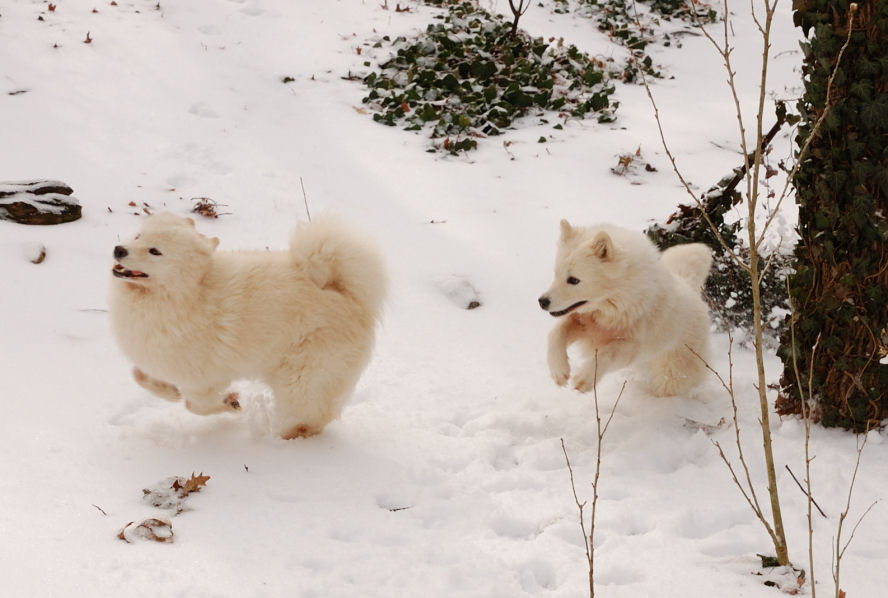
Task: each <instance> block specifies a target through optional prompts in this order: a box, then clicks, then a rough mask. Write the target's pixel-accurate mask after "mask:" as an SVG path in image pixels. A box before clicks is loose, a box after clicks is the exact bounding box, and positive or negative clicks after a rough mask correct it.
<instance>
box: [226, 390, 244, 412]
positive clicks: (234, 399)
mask: <svg viewBox="0 0 888 598" xmlns="http://www.w3.org/2000/svg"><path fill="white" fill-rule="evenodd" d="M238 398H240V395H239V394H238V393H236V392H230V393H228V394H227V395H226V396H225V400H223V401H222V402H223V403H224V404H225V405H228V407H229V409H231V410H232V411H240V410H241V405H240V401H238Z"/></svg>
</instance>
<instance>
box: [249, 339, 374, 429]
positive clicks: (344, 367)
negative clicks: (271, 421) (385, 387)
mask: <svg viewBox="0 0 888 598" xmlns="http://www.w3.org/2000/svg"><path fill="white" fill-rule="evenodd" d="M299 349H300V350H299V352H298V354H296V355H295V356H294V357H292V358H288V359H286V360H285V361H284V363H283V364H281V366H280V367H279V368H278V369H277V370H276V371H274V372H272V373H270V374H269V375H268V376H267V377H266V381H267V382H268V384H269V385H270V386H271V389H272V391H273V392H274V396H275V415H276V420H277V421H276V422H275V426H276V429H277V431H278V433H279V434H280V436H281V438H284V439H285V440H291V439H293V438H304V437H308V436H314V435H315V434H319V433H320V432H321V431H322V430H323V429H324V427H325V426H326V425H327V424H328V423H330V421H332V420H334V419H336V418H337V417H339V414H340V413H341V411H342V407H343V404H344V403H345V401H346V399H347V398H348V395H349V394H350V393H351V391H352V390H353V389H354V387H355V385H356V384H357V382H358V378H359V377H360V375H361V372H362V371H363V369H364V367H365V366H366V364H367V361H368V359H369V357H370V347H369V346H360V345H359V346H355V344H354V341H351V342H345V343H343V344H341V345H340V344H330V343H323V346H319V347H312V346H311V343H303V345H302V346H300V348H299Z"/></svg>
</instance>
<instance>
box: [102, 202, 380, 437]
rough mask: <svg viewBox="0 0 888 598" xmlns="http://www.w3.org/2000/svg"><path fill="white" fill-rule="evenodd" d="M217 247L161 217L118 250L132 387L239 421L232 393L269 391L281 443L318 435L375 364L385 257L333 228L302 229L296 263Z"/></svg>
mask: <svg viewBox="0 0 888 598" xmlns="http://www.w3.org/2000/svg"><path fill="white" fill-rule="evenodd" d="M216 245H218V239H209V238H207V237H205V236H203V235H201V234H200V233H198V232H197V231H196V230H195V228H194V222H193V221H192V220H191V219H188V218H180V217H178V216H174V215H172V214H157V215H154V216H151V217H149V218H148V219H147V220H146V221H145V222H144V225H143V226H142V228H141V230H140V232H139V234H138V235H137V236H136V237H135V238H134V239H133V240H131V241H129V242H128V243H126V244H125V245H121V246H118V247H117V248H115V253H116V255H115V257H117V258H119V259H117V265H116V266H115V270H117V272H118V274H127V273H128V274H129V275H130V276H129V277H127V278H122V277H120V278H119V277H117V276H115V278H114V279H113V280H112V284H111V289H110V298H109V300H110V301H109V302H110V308H111V309H110V313H111V324H112V329H113V331H114V334H115V336H116V338H117V341H118V343H119V344H120V347H121V348H122V349H123V351H124V353H125V354H126V355H127V356H128V357H129V358H130V359H131V360H132V361H133V363H134V365H135V368H134V372H133V373H134V377H135V379H136V381H137V382H138V383H139V384H140V385H142V386H143V387H144V388H146V389H148V390H150V391H151V392H153V393H154V394H156V395H158V396H160V397H162V398H165V399H169V400H179V399H182V398H184V399H185V405H186V407H187V408H188V409H189V410H190V411H193V412H194V413H199V414H211V413H219V412H225V411H236V410H238V409H240V405H239V403H238V401H237V395H236V394H234V393H229V394H227V395H226V393H225V391H226V388H227V387H228V385H229V384H230V383H231V382H232V381H233V380H236V379H242V378H253V379H261V380H263V381H265V382H266V383H268V384H269V385H270V386H271V388H272V390H273V391H274V395H275V410H276V413H275V416H276V420H275V424H276V426H277V429H278V432H279V433H280V434H281V436H283V437H284V438H293V437H296V436H309V435H312V434H316V433H318V432H320V431H321V430H322V429H323V428H324V426H325V425H326V424H327V423H329V422H330V421H331V420H332V419H334V418H336V417H338V416H339V414H340V412H341V410H342V407H343V404H344V402H345V400H346V398H347V397H348V395H349V394H350V393H351V391H352V390H353V388H354V386H355V384H356V383H357V380H358V378H359V376H360V374H361V372H362V371H363V369H364V368H365V366H366V365H367V362H368V361H369V359H370V354H371V350H372V347H373V343H374V337H375V328H376V324H377V320H378V318H379V315H380V310H381V305H382V301H383V298H384V295H385V290H386V286H387V285H386V276H385V271H384V266H383V263H382V259H381V257H380V255H379V253H378V252H377V250H376V249H375V248H374V247H373V246H372V244H370V243H369V242H368V241H366V240H365V239H364V238H363V237H362V236H361V235H360V234H359V233H356V232H355V231H352V230H350V229H348V228H346V227H345V226H344V225H343V224H341V223H339V222H337V221H334V220H319V221H316V222H314V223H308V224H304V225H300V226H299V227H297V229H296V231H295V232H294V234H293V237H292V239H291V243H290V251H249V252H223V251H218V252H217V251H215V248H216ZM152 248H153V249H155V250H156V251H157V252H160V253H161V255H155V254H153V253H152V252H151V251H150V250H151V249H152ZM124 252H125V253H126V255H125V256H124V255H123V253H124ZM133 274H135V276H133ZM140 274H147V277H140V276H139V275H140Z"/></svg>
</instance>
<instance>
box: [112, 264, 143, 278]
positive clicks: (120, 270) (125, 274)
mask: <svg viewBox="0 0 888 598" xmlns="http://www.w3.org/2000/svg"><path fill="white" fill-rule="evenodd" d="M111 274H113V275H114V276H116V277H117V278H148V275H147V274H145V273H144V272H142V271H140V270H127V269H126V268H124V267H123V266H121V265H120V264H114V269H113V270H111Z"/></svg>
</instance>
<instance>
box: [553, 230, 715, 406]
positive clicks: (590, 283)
mask: <svg viewBox="0 0 888 598" xmlns="http://www.w3.org/2000/svg"><path fill="white" fill-rule="evenodd" d="M711 265H712V256H711V253H710V251H709V248H708V247H706V246H705V245H703V244H701V243H689V244H685V245H678V246H675V247H671V248H669V249H667V250H665V251H663V252H662V253H661V252H659V251H658V250H657V248H656V247H655V246H654V245H653V243H651V242H650V241H649V240H648V239H647V238H646V237H645V236H644V235H643V234H641V233H636V232H631V231H628V230H625V229H621V228H618V227H615V226H609V225H599V226H590V227H573V226H571V225H570V223H569V222H567V220H562V221H561V238H560V240H559V242H558V251H557V255H556V259H555V281H554V282H553V283H552V286H551V287H550V288H549V290H548V291H546V292H545V293H544V294H543V296H542V297H540V298H539V304H540V307H541V308H543V309H544V310H545V311H547V312H548V313H549V314H550V315H552V316H553V317H556V318H558V319H559V320H558V323H557V324H556V325H555V328H554V329H553V330H552V332H551V333H550V334H549V348H548V361H549V371H550V372H551V374H552V378H554V380H555V382H556V383H557V384H558V385H560V386H564V385H566V384H567V383H568V380H569V379H570V377H571V367H570V363H569V359H568V354H567V348H568V346H570V345H571V344H573V343H580V347H581V348H582V352H583V354H584V355H583V356H584V358H585V359H584V361H583V362H582V364H581V365H580V366H579V368H577V370H576V371H575V373H574V376H573V386H574V388H576V389H577V390H579V391H580V392H589V391H590V390H592V387H593V384H594V383H595V381H596V372H597V375H598V380H600V379H601V378H602V376H604V375H605V374H607V373H608V372H611V371H614V370H617V369H620V368H623V367H627V366H633V368H634V369H635V371H636V372H637V373H638V374H639V376H640V378H641V380H642V382H643V384H644V387H645V389H646V390H647V392H649V393H650V394H652V395H655V396H668V395H675V394H681V393H684V392H687V391H688V390H690V389H691V388H693V387H694V386H696V385H697V384H699V383H700V381H701V380H702V379H703V377H704V375H705V371H706V369H705V363H704V362H703V361H702V359H705V358H706V354H707V347H708V341H709V315H708V310H707V306H706V304H705V303H704V302H703V299H702V298H701V288H702V286H703V283H704V282H705V281H706V277H707V276H708V275H709V269H710V267H711ZM596 354H597V363H596Z"/></svg>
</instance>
